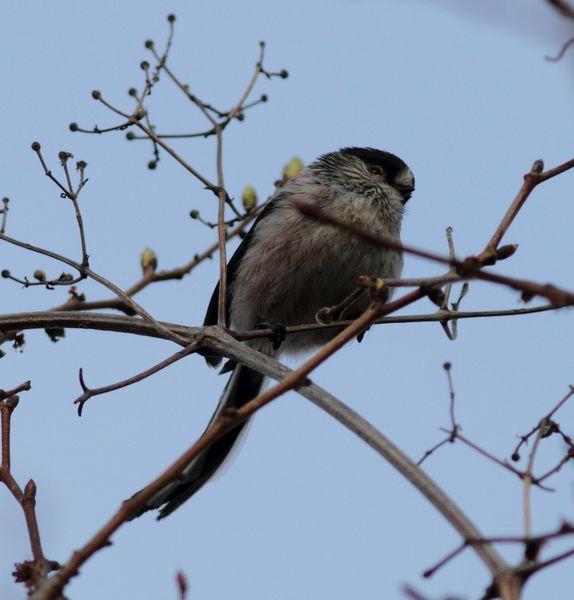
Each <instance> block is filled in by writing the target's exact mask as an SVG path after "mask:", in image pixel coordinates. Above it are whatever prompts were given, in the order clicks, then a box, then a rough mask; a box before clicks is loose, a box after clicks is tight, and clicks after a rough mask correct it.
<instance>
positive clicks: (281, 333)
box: [255, 321, 287, 350]
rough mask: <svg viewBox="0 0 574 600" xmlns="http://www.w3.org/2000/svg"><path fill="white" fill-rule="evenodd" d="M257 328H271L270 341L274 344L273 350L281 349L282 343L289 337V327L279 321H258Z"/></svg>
mask: <svg viewBox="0 0 574 600" xmlns="http://www.w3.org/2000/svg"><path fill="white" fill-rule="evenodd" d="M255 329H271V334H270V335H269V338H268V339H269V341H270V342H271V344H272V346H273V350H279V348H280V346H281V344H282V343H283V342H284V341H285V338H286V337H287V328H286V327H285V325H283V323H281V322H279V321H268V322H265V323H257V324H256V325H255Z"/></svg>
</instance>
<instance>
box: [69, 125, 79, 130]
mask: <svg viewBox="0 0 574 600" xmlns="http://www.w3.org/2000/svg"><path fill="white" fill-rule="evenodd" d="M69 128H70V131H78V124H77V123H70V125H69Z"/></svg>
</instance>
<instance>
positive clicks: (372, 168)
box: [369, 165, 385, 175]
mask: <svg viewBox="0 0 574 600" xmlns="http://www.w3.org/2000/svg"><path fill="white" fill-rule="evenodd" d="M369 172H370V173H372V174H373V175H384V174H385V172H384V171H383V167H381V165H369Z"/></svg>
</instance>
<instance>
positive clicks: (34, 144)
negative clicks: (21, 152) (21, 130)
mask: <svg viewBox="0 0 574 600" xmlns="http://www.w3.org/2000/svg"><path fill="white" fill-rule="evenodd" d="M40 148H41V146H40V142H32V150H34V152H38V150H40Z"/></svg>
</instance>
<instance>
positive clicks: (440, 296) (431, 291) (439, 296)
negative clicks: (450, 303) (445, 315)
mask: <svg viewBox="0 0 574 600" xmlns="http://www.w3.org/2000/svg"><path fill="white" fill-rule="evenodd" d="M425 291H426V294H427V297H428V299H429V300H430V301H431V302H432V303H433V304H436V306H438V307H439V308H440V307H441V306H442V305H443V304H444V299H445V295H444V292H443V291H442V290H441V289H440V288H437V287H431V288H428V289H427V290H425Z"/></svg>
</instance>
